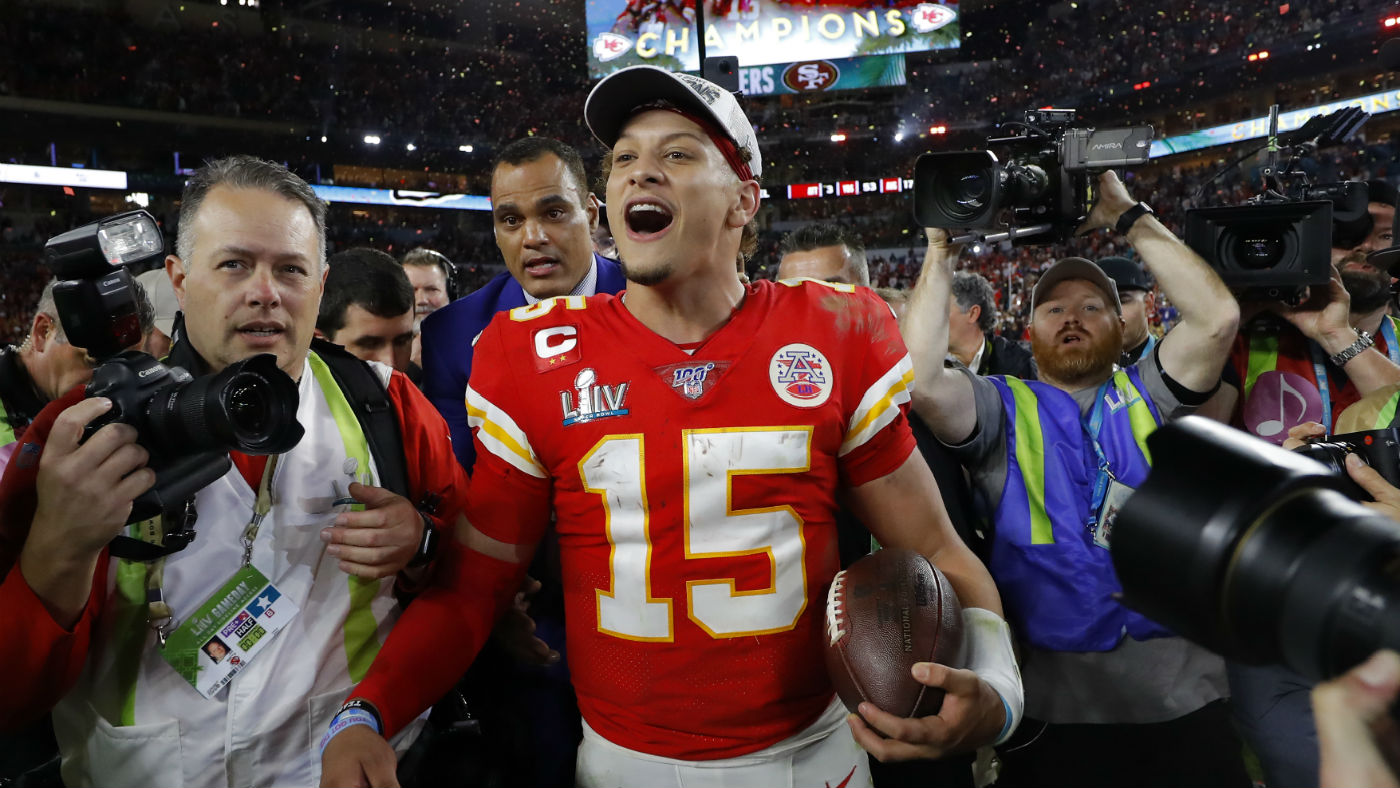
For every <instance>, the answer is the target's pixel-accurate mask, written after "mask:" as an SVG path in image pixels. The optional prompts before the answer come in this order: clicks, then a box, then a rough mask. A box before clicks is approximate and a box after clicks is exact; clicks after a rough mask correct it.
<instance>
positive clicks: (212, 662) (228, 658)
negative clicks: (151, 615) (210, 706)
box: [161, 565, 299, 698]
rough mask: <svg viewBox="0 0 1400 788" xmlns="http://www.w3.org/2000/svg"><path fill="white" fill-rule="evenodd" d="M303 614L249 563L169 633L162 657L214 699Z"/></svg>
mask: <svg viewBox="0 0 1400 788" xmlns="http://www.w3.org/2000/svg"><path fill="white" fill-rule="evenodd" d="M298 612H299V609H298V608H297V606H296V603H295V602H293V601H292V600H291V599H290V598H288V597H285V596H282V594H281V593H280V592H279V591H278V590H277V587H276V586H274V585H272V583H271V582H269V581H268V579H267V578H266V577H265V576H264V575H263V573H262V572H259V571H258V570H257V569H256V568H254V567H252V566H251V565H250V566H245V567H243V568H242V569H239V570H238V572H237V573H235V574H234V576H233V577H232V578H230V579H229V581H228V582H227V583H224V585H223V587H222V588H220V589H219V590H218V591H217V592H215V593H214V595H213V596H211V597H209V598H208V599H207V600H205V601H204V604H202V605H200V606H199V608H198V609H196V610H195V612H194V613H193V614H192V615H191V616H190V617H189V618H188V619H186V620H185V622H184V623H183V624H181V625H180V626H179V628H178V629H176V630H175V631H174V632H172V633H171V634H170V637H169V639H168V640H167V641H166V644H165V648H164V649H163V650H162V651H161V656H162V657H164V658H165V661H166V662H169V663H170V665H171V667H173V668H175V670H176V672H178V673H179V674H180V675H181V676H183V677H184V679H185V681H188V682H189V683H190V684H191V685H192V686H193V687H194V688H195V689H196V690H198V691H199V694H201V695H203V696H204V697H206V698H212V697H214V695H216V694H218V692H219V690H221V689H223V688H224V685H225V684H227V683H229V681H230V680H232V679H233V677H234V676H235V675H236V674H237V673H238V671H240V670H242V669H243V668H245V667H247V666H248V663H249V662H252V661H253V658H254V657H256V656H257V655H258V652H260V651H262V649H263V647H264V646H266V645H267V644H268V642H270V641H271V640H272V638H273V636H275V635H276V634H277V633H278V632H280V631H282V628H283V627H285V626H286V625H287V622H289V621H291V620H292V619H293V618H295V617H296V614H297V613H298Z"/></svg>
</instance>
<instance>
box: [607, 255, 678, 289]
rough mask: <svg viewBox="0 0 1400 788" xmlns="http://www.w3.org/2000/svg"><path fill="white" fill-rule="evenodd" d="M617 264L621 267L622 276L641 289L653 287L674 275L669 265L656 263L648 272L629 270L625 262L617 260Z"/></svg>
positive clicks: (635, 269)
mask: <svg viewBox="0 0 1400 788" xmlns="http://www.w3.org/2000/svg"><path fill="white" fill-rule="evenodd" d="M617 264H618V265H619V266H621V267H622V275H623V276H624V277H626V278H627V281H629V282H631V283H633V284H636V285H641V286H642V287H653V286H655V285H659V284H661V283H662V282H664V281H666V280H667V279H670V278H671V274H672V273H674V270H673V267H672V265H671V264H670V263H658V264H656V265H655V266H653V267H652V268H650V269H649V270H640V269H638V268H629V267H628V266H627V261H626V260H618V261H617Z"/></svg>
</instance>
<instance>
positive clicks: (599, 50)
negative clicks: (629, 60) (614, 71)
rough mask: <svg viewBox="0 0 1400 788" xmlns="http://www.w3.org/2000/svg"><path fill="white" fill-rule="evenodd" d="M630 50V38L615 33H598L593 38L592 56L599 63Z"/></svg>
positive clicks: (613, 58) (620, 55) (618, 56)
mask: <svg viewBox="0 0 1400 788" xmlns="http://www.w3.org/2000/svg"><path fill="white" fill-rule="evenodd" d="M631 51H632V39H630V38H628V37H627V36H623V35H618V34H617V33H599V34H598V37H597V38H595V39H593V57H595V58H597V59H598V62H599V63H606V62H608V61H609V60H616V59H618V58H620V57H622V56H623V55H625V54H627V53H628V52H631Z"/></svg>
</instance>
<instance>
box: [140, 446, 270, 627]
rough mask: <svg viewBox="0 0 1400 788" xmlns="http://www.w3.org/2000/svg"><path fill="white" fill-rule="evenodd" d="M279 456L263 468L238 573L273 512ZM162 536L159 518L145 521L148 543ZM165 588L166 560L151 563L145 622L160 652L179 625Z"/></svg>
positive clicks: (147, 583)
mask: <svg viewBox="0 0 1400 788" xmlns="http://www.w3.org/2000/svg"><path fill="white" fill-rule="evenodd" d="M280 456H281V455H277V454H274V455H272V456H271V457H268V458H267V465H265V466H263V474H262V481H260V482H258V495H257V500H256V501H255V502H254V503H253V516H252V517H251V518H249V520H248V524H247V525H246V526H244V528H243V540H242V541H243V560H242V561H241V562H240V563H239V569H242V568H244V567H246V566H248V565H249V564H251V563H252V560H253V541H254V540H255V539H257V538H258V529H259V528H260V527H261V526H262V521H263V518H265V517H267V513H268V512H270V511H272V474H273V473H274V472H275V471H276V469H277V460H278V459H279V457H280ZM159 532H160V518H152V519H150V520H147V521H146V534H145V540H146V541H156V542H158V541H159V540H160V538H161V535H160V533H159ZM164 584H165V556H161V557H160V558H158V559H156V560H155V561H153V562H151V567H150V570H149V571H148V572H147V574H146V621H147V623H149V624H150V625H151V628H152V629H154V630H155V631H156V636H157V637H158V638H159V639H160V645H161V648H164V647H165V640H166V636H167V635H169V634H170V631H171V630H172V629H174V628H175V623H176V622H175V618H174V614H173V613H172V612H171V610H170V605H168V604H167V603H166V601H165V593H164V590H163V586H164Z"/></svg>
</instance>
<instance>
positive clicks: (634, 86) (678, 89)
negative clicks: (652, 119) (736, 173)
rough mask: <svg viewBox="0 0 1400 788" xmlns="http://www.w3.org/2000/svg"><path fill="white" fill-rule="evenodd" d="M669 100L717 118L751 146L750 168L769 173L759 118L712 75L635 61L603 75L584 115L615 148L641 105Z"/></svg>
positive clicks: (728, 132)
mask: <svg viewBox="0 0 1400 788" xmlns="http://www.w3.org/2000/svg"><path fill="white" fill-rule="evenodd" d="M658 101H665V102H669V103H671V104H673V105H675V106H676V108H678V109H683V110H685V111H687V112H690V113H693V114H694V115H696V116H698V117H701V118H704V119H705V120H707V121H709V122H711V123H713V124H714V125H715V126H716V127H717V128H718V129H719V130H720V131H722V132H724V134H726V135H728V137H729V139H731V140H732V141H733V142H734V144H735V145H736V146H738V148H739V150H741V151H747V152H748V154H749V160H748V162H747V164H748V166H749V170H750V171H752V172H753V174H754V177H755V178H756V177H758V176H759V175H762V174H763V159H762V157H761V156H760V155H759V151H758V137H757V136H755V135H754V131H753V124H752V123H749V119H748V117H747V116H746V115H744V110H743V109H741V108H740V107H739V101H738V100H737V99H735V98H734V94H732V93H730V92H729V91H727V90H725V89H724V88H722V87H720V86H719V85H716V84H715V83H713V82H711V81H709V80H708V79H701V78H700V77H697V76H693V75H691V74H678V73H674V72H671V71H667V70H665V69H662V68H657V67H656V66H631V67H629V68H624V69H622V70H620V71H616V72H614V73H612V74H609V75H608V76H607V77H604V78H603V81H601V82H599V83H598V84H597V85H596V86H595V87H594V88H593V92H592V93H589V94H588V101H587V102H585V103H584V105H583V119H584V121H585V122H587V123H588V129H589V131H592V132H593V136H594V137H597V138H598V141H599V142H601V143H603V144H604V145H605V146H607V147H609V148H611V147H612V146H613V145H614V144H615V143H616V142H617V138H618V137H619V136H621V134H622V127H623V125H625V124H626V123H627V119H628V118H630V117H632V115H633V114H634V113H635V112H636V110H637V108H638V107H642V106H645V105H647V104H651V103H653V102H658Z"/></svg>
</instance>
